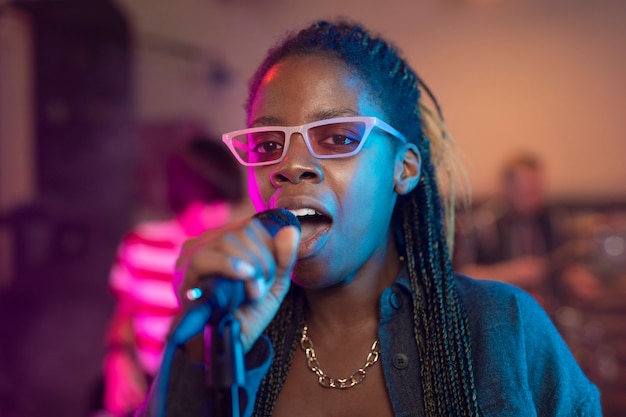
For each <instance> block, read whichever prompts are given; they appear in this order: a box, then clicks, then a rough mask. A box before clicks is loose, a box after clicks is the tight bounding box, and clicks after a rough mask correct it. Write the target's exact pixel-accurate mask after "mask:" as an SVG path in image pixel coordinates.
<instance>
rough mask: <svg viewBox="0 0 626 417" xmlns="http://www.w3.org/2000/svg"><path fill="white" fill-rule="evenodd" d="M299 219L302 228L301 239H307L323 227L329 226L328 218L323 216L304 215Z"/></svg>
mask: <svg viewBox="0 0 626 417" xmlns="http://www.w3.org/2000/svg"><path fill="white" fill-rule="evenodd" d="M298 219H299V220H300V227H301V229H302V234H301V237H300V239H301V240H307V239H309V238H311V237H313V236H314V235H315V234H316V233H317V232H318V231H320V230H321V229H324V228H327V227H328V220H327V219H326V218H325V217H322V216H302V217H299V218H298Z"/></svg>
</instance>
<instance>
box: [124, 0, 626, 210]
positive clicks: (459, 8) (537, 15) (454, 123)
mask: <svg viewBox="0 0 626 417" xmlns="http://www.w3.org/2000/svg"><path fill="white" fill-rule="evenodd" d="M118 3H119V4H120V5H121V6H122V7H124V8H125V9H126V10H127V11H128V13H129V16H130V17H131V18H132V20H133V25H134V29H135V31H136V34H137V40H138V43H139V44H140V45H141V44H142V43H145V42H143V40H145V34H161V35H166V36H168V37H171V38H174V39H178V40H182V41H185V42H190V43H193V44H195V45H199V46H201V47H204V48H206V49H207V50H211V51H214V52H216V53H217V54H218V55H219V56H220V57H221V58H223V60H224V61H225V62H226V63H227V65H228V66H230V67H231V68H232V69H233V70H234V71H235V77H234V80H233V81H234V83H233V85H232V87H230V88H228V89H222V90H214V89H213V90H211V89H210V88H208V87H207V84H206V83H205V82H204V79H203V68H204V67H203V64H202V62H190V61H184V60H180V59H175V58H171V57H165V56H164V55H162V54H160V53H156V52H154V51H151V50H148V49H146V48H139V49H138V55H137V63H138V66H137V75H138V77H137V80H138V90H137V95H138V103H139V104H138V105H139V109H138V110H139V113H140V115H141V117H142V118H143V119H145V120H152V119H158V118H172V117H183V116H190V115H191V116H192V117H199V118H202V119H204V120H206V122H207V124H208V125H210V126H212V127H213V128H214V129H215V130H217V131H224V130H230V129H235V128H239V127H241V126H242V123H243V120H244V116H243V112H242V108H241V104H242V102H243V100H244V97H245V83H246V81H247V79H248V77H249V76H250V74H251V72H252V70H253V68H254V66H255V65H256V64H257V63H258V62H259V61H260V59H261V58H262V56H263V52H264V51H265V49H266V48H267V47H268V46H269V45H271V44H272V43H273V42H274V41H275V40H276V39H277V38H278V37H279V36H280V35H281V34H282V33H283V32H284V31H285V30H287V29H289V28H293V27H294V26H298V25H301V24H303V23H305V22H309V21H310V20H311V19H314V18H317V17H329V16H334V15H345V16H350V17H351V18H354V19H358V20H361V21H363V22H364V23H366V24H367V25H368V26H369V27H371V28H372V29H374V30H376V31H379V32H382V33H383V34H384V35H385V36H386V37H388V38H390V39H392V40H393V41H394V42H395V43H396V44H397V45H398V46H399V47H400V48H401V49H402V50H403V51H404V53H405V55H406V56H407V58H408V60H409V61H410V62H411V63H412V64H413V65H414V66H415V67H416V68H417V69H418V70H419V72H420V73H421V74H422V76H423V77H424V78H425V79H426V80H427V81H428V83H429V84H430V86H431V88H432V89H433V90H434V91H435V93H436V95H437V96H438V98H439V100H440V102H441V103H442V106H443V108H444V113H445V115H446V117H447V120H448V122H449V125H450V127H451V129H452V131H453V133H454V134H455V136H456V138H457V141H458V142H459V144H460V146H461V148H462V150H463V151H464V153H465V155H466V157H467V160H468V169H469V173H470V178H471V182H472V185H473V189H474V192H475V194H476V195H478V196H480V195H484V194H488V193H489V192H490V191H491V190H493V189H494V187H495V185H496V181H495V176H496V173H497V171H498V167H499V163H500V161H501V160H502V158H504V157H505V156H507V155H508V154H509V153H510V152H512V151H514V150H517V149H520V148H524V149H534V150H536V151H537V152H538V153H539V154H540V155H541V156H542V157H544V159H545V161H546V163H547V165H548V168H549V171H548V174H549V175H548V179H549V185H550V191H551V194H552V195H553V196H554V197H563V196H573V197H578V198H585V197H601V198H604V199H615V198H619V199H626V181H625V180H624V177H625V175H624V174H626V169H625V168H624V162H622V161H623V159H625V157H626V137H625V135H624V133H623V132H626V117H625V116H623V114H622V113H623V112H624V111H625V110H626V109H625V107H626V106H624V99H623V97H624V95H625V93H626V77H624V74H626V52H625V51H626V49H625V45H626V24H624V22H626V2H624V1H614V0H594V1H591V0H489V1H487V0H482V1H481V0H465V1H464V0H387V1H371V0H317V1H314V2H313V1H308V2H303V1H301V2H296V1H293V0H256V1H255V0H179V1H176V2H171V1H169V0H118Z"/></svg>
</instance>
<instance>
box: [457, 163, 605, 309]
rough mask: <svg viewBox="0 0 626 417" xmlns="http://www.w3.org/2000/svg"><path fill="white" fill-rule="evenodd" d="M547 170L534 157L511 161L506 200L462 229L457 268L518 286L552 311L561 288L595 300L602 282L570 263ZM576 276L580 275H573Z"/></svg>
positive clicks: (504, 185) (564, 230)
mask: <svg viewBox="0 0 626 417" xmlns="http://www.w3.org/2000/svg"><path fill="white" fill-rule="evenodd" d="M544 183H545V181H544V172H543V167H542V165H541V162H540V161H539V159H538V158H537V157H536V156H535V155H533V154H530V153H521V154H517V155H515V156H513V157H512V158H510V159H509V160H508V161H507V162H506V163H505V164H504V166H503V169H502V173H501V186H502V190H501V197H500V198H496V199H493V200H491V201H488V202H487V203H486V204H484V205H483V206H482V207H480V208H479V209H478V210H476V212H475V213H473V220H472V221H471V222H470V224H469V225H468V224H463V225H461V227H460V229H461V233H460V235H459V239H458V245H457V254H456V256H455V266H456V268H457V269H458V270H459V271H460V272H462V273H465V274H467V275H470V276H473V277H476V278H484V279H494V280H499V281H504V282H508V283H510V284H513V285H516V286H518V287H520V288H522V289H524V290H526V291H528V292H529V293H530V294H531V295H533V296H534V297H535V299H536V300H537V301H538V302H539V303H540V304H541V305H542V306H543V307H544V308H545V309H546V310H547V311H548V312H549V313H551V312H552V311H553V309H554V308H555V307H556V306H557V304H558V301H557V299H556V296H557V293H558V288H559V285H563V283H567V284H568V285H574V284H576V285H575V287H574V288H569V289H570V290H572V291H574V292H575V293H580V294H578V295H580V296H583V297H593V296H595V295H596V294H597V292H598V291H599V289H600V288H599V283H598V282H597V280H595V279H594V277H593V276H591V275H589V274H587V275H585V269H584V268H581V267H580V266H576V265H572V264H570V261H571V259H569V258H568V254H567V246H566V245H565V244H566V243H567V241H568V239H569V235H570V232H569V230H568V227H567V224H566V220H567V219H566V216H563V215H562V213H560V212H559V211H557V210H555V209H550V208H548V206H547V204H546V196H545V190H544ZM573 275H575V277H573Z"/></svg>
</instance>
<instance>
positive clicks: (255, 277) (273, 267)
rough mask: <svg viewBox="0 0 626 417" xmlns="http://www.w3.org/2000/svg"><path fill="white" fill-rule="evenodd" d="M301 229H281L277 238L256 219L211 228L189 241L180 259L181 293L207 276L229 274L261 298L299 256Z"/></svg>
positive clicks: (182, 297)
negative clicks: (219, 227)
mask: <svg viewBox="0 0 626 417" xmlns="http://www.w3.org/2000/svg"><path fill="white" fill-rule="evenodd" d="M298 242H299V232H298V230H297V229H296V228H295V227H287V228H285V229H283V230H280V231H279V233H278V234H277V235H276V237H275V238H274V239H272V238H271V236H270V235H269V233H268V232H267V231H266V230H265V228H264V227H263V226H262V224H261V223H260V222H259V221H258V220H256V219H253V220H251V221H248V222H245V223H242V224H238V225H234V226H232V227H231V228H228V229H223V230H220V231H211V232H208V233H206V234H205V235H202V236H201V237H199V238H197V239H194V240H191V241H189V242H187V243H186V244H185V246H184V248H183V250H182V252H181V256H180V258H179V261H178V262H177V274H176V275H177V278H176V280H175V281H176V284H175V285H176V286H177V294H178V297H179V300H180V301H181V303H182V304H184V303H186V302H187V301H188V300H187V298H186V293H187V291H188V290H189V289H190V288H194V287H197V286H198V284H199V282H200V281H202V280H203V279H211V277H226V278H230V279H236V280H245V281H246V292H247V295H248V297H249V298H251V299H252V300H257V299H259V298H261V297H262V296H263V295H264V294H265V293H266V292H267V290H268V288H269V287H270V286H271V285H272V284H273V281H274V278H275V277H276V276H277V275H280V276H283V275H285V273H287V272H288V270H290V268H291V267H292V265H293V263H294V262H295V259H296V254H297V247H298Z"/></svg>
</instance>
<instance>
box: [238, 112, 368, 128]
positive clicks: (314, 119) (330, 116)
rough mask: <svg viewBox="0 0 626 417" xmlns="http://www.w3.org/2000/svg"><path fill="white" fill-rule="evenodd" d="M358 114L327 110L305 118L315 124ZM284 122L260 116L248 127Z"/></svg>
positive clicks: (281, 124)
mask: <svg viewBox="0 0 626 417" xmlns="http://www.w3.org/2000/svg"><path fill="white" fill-rule="evenodd" d="M358 114H359V113H358V112H357V111H356V110H353V109H349V108H345V109H328V110H319V111H315V112H313V113H310V114H309V115H308V116H307V118H306V119H307V120H308V121H309V122H317V121H319V120H326V119H333V118H335V117H346V116H358ZM283 125H284V122H283V121H282V119H279V118H277V117H273V116H261V117H259V118H256V119H254V120H253V121H252V123H250V127H257V126H283Z"/></svg>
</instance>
